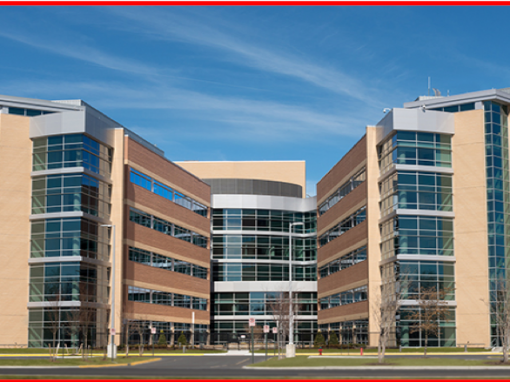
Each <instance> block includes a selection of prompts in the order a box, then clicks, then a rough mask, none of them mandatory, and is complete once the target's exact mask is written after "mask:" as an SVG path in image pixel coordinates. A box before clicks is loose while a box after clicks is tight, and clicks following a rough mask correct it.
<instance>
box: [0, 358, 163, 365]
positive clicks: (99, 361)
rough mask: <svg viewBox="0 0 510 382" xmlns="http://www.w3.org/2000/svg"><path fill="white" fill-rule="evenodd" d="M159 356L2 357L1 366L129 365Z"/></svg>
mask: <svg viewBox="0 0 510 382" xmlns="http://www.w3.org/2000/svg"><path fill="white" fill-rule="evenodd" d="M153 359H157V358H152V357H128V358H126V357H122V356H119V357H117V358H116V359H115V360H113V361H112V360H111V359H110V358H107V359H105V360H103V357H93V358H89V359H88V360H83V359H82V358H65V359H62V358H59V359H57V360H56V361H55V362H51V361H50V360H49V359H46V358H45V359H12V358H4V359H0V366H101V365H127V364H128V363H134V362H139V361H149V360H153Z"/></svg>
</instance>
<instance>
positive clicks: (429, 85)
mask: <svg viewBox="0 0 510 382" xmlns="http://www.w3.org/2000/svg"><path fill="white" fill-rule="evenodd" d="M428 89H429V93H428V95H429V96H430V77H429V88H428Z"/></svg>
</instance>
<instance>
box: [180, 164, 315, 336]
mask: <svg viewBox="0 0 510 382" xmlns="http://www.w3.org/2000/svg"><path fill="white" fill-rule="evenodd" d="M178 164H179V165H180V166H182V167H183V168H185V169H186V170H188V171H190V172H191V173H193V174H195V175H197V176H198V177H199V178H201V179H202V180H203V181H204V182H206V183H207V184H209V185H210V186H211V193H212V199H211V208H212V217H211V221H212V231H211V232H212V233H211V241H212V243H211V262H212V269H213V285H212V288H211V289H212V297H211V301H212V305H213V307H212V308H211V314H212V317H211V326H212V332H213V340H214V342H215V343H223V342H232V341H243V339H248V338H250V329H249V326H248V319H249V318H250V317H253V318H255V319H256V325H257V327H258V328H256V329H255V330H256V331H255V333H256V337H257V338H256V340H261V339H262V336H263V335H262V328H263V326H264V325H268V326H269V327H270V328H273V327H275V326H277V324H278V321H280V327H281V328H282V329H283V331H284V333H285V334H287V333H288V330H289V329H288V322H284V321H286V318H287V317H288V305H287V304H288V303H287V301H288V294H289V287H290V283H289V243H290V242H292V265H291V269H292V293H293V294H292V297H293V298H292V301H293V302H294V311H295V318H294V323H295V325H294V342H295V343H297V344H299V343H306V344H309V343H310V342H313V336H314V335H315V333H316V332H317V282H316V279H317V269H316V237H317V236H316V207H317V206H316V198H315V197H309V198H304V196H305V163H304V162H301V161H294V162H292V161H287V162H286V161H283V162H274V161H273V162H271V161H267V162H178ZM296 223H298V224H296ZM290 230H292V231H290ZM269 338H270V339H272V338H273V335H272V334H270V337H269Z"/></svg>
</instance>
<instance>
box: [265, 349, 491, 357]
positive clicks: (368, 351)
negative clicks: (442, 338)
mask: <svg viewBox="0 0 510 382" xmlns="http://www.w3.org/2000/svg"><path fill="white" fill-rule="evenodd" d="M467 350H468V353H477V352H489V353H490V352H491V349H484V348H468V349H467ZM273 352H274V350H273V349H272V348H268V349H267V354H273ZM276 352H277V353H278V350H276ZM284 352H285V349H284ZM255 353H265V350H264V349H262V350H255ZM300 353H306V354H317V355H319V349H318V348H305V349H296V354H300ZM328 353H335V354H345V355H347V354H351V355H359V354H360V349H349V350H347V349H327V348H322V354H328ZM363 353H364V354H374V355H375V354H377V348H371V349H363ZM400 353H422V354H423V348H402V352H400V351H399V349H386V354H400ZM432 353H464V348H463V347H462V348H461V347H458V348H427V354H432Z"/></svg>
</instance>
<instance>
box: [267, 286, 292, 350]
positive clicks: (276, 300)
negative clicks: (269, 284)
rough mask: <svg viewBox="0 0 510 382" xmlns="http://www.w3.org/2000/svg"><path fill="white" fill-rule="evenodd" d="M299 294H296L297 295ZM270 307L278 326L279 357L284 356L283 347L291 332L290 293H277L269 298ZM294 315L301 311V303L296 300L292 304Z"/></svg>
mask: <svg viewBox="0 0 510 382" xmlns="http://www.w3.org/2000/svg"><path fill="white" fill-rule="evenodd" d="M296 295H297V294H294V297H296ZM269 309H270V310H271V312H272V313H273V319H274V320H275V321H276V325H277V328H278V340H277V343H278V359H282V358H283V348H284V344H285V339H286V336H287V333H288V332H289V327H290V321H289V318H290V317H289V294H288V293H283V292H280V293H275V294H273V298H272V299H271V300H269ZM292 311H293V315H295V314H296V313H297V312H298V311H299V304H297V303H296V301H294V302H293V304H292Z"/></svg>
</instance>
